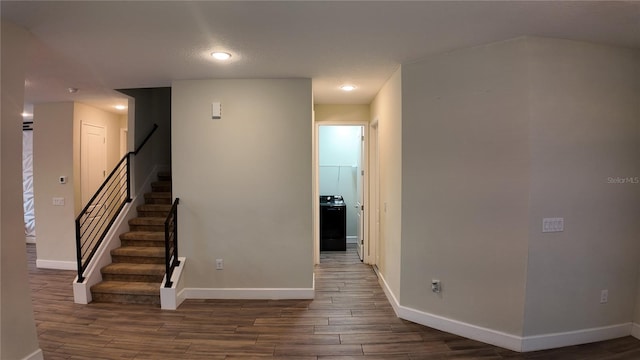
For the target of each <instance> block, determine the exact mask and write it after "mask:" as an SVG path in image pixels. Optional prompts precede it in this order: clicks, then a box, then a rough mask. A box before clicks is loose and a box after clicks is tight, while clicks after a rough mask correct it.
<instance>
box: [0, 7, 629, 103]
mask: <svg viewBox="0 0 640 360" xmlns="http://www.w3.org/2000/svg"><path fill="white" fill-rule="evenodd" d="M1 14H2V20H3V21H5V20H8V21H10V22H13V23H15V24H17V25H20V26H23V27H25V28H27V29H28V30H30V31H31V32H32V34H33V35H34V41H33V46H32V47H31V50H30V52H29V60H28V64H27V66H28V72H27V82H26V91H25V96H26V102H27V103H38V102H47V101H63V100H75V101H82V102H87V103H91V104H93V105H96V106H99V107H103V108H106V109H111V110H113V109H112V108H111V106H112V105H115V103H117V102H122V101H120V100H119V99H122V97H121V96H120V95H119V94H118V93H116V92H114V91H113V90H112V89H121V88H137V87H158V86H170V85H171V82H172V81H173V80H177V79H205V78H292V77H303V78H311V79H313V91H314V95H315V102H316V103H324V104H327V103H334V104H345V103H347V104H367V103H369V102H370V101H371V100H372V99H373V97H374V96H375V94H376V93H377V92H378V90H380V88H381V86H382V85H383V84H384V82H385V81H386V80H387V79H388V78H389V76H390V75H391V74H392V73H393V72H394V71H395V70H396V69H397V68H398V66H399V65H400V64H406V63H411V62H415V61H417V60H419V59H421V58H425V57H427V56H429V55H431V54H435V53H441V52H446V51H451V50H455V49H459V48H464V47H469V46H474V45H480V44H486V43H490V42H495V41H500V40H505V39H510V38H514V37H518V36H523V35H537V36H548V37H559V38H567V39H575V40H586V41H592V42H598V43H604V44H612V45H619V46H626V47H636V48H640V2H636V1H633V2H632V1H625V2H612V1H600V2H584V1H582V2H580V1H579V2H562V1H549V2H546V1H534V2H523V1H509V2H507V1H498V2H494V1H414V2H400V1H386V2H382V1H354V2H346V1H331V2H330V1H290V2H272V1H257V2H246V1H233V2H219V1H206V2H188V1H128V2H124V1H122V2H121V1H69V2H55V1H42V2H41V1H6V0H3V1H2V2H1ZM213 50H224V51H228V52H231V53H232V54H233V55H234V57H233V59H232V61H231V62H229V63H226V64H220V63H217V62H215V61H213V60H212V59H211V58H210V57H209V56H208V55H209V53H210V52H211V51H213ZM344 83H352V84H355V85H356V86H358V89H357V90H355V91H353V92H350V93H345V92H343V91H340V90H339V89H338V87H339V85H341V84H344ZM69 87H76V88H79V89H80V91H79V92H78V93H76V94H69V93H68V92H67V90H66V89H67V88H69Z"/></svg>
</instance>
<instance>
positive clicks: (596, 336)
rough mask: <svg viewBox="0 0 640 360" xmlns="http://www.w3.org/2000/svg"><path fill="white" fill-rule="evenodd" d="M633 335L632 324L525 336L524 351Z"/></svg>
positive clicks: (523, 340)
mask: <svg viewBox="0 0 640 360" xmlns="http://www.w3.org/2000/svg"><path fill="white" fill-rule="evenodd" d="M629 335H631V323H625V324H617V325H611V326H603V327H598V328H591V329H580V330H576V331H567V332H562V333H552V334H544V335H535V336H525V337H524V338H523V339H522V351H523V352H525V351H537V350H545V349H553V348H559V347H564V346H572V345H580V344H587V343H592V342H596V341H604V340H611V339H616V338H619V337H623V336H629Z"/></svg>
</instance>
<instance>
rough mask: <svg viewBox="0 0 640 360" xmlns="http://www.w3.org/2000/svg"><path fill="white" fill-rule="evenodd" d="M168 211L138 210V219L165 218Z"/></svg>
mask: <svg viewBox="0 0 640 360" xmlns="http://www.w3.org/2000/svg"><path fill="white" fill-rule="evenodd" d="M167 215H169V212H168V211H145V210H138V217H167Z"/></svg>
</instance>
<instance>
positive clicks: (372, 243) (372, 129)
mask: <svg viewBox="0 0 640 360" xmlns="http://www.w3.org/2000/svg"><path fill="white" fill-rule="evenodd" d="M369 140H370V141H369V148H368V152H369V168H370V174H369V177H368V179H369V186H370V192H369V208H370V210H371V211H370V214H369V219H370V223H369V224H370V228H369V252H368V256H369V258H370V262H369V264H371V265H378V262H379V260H380V127H379V121H378V118H375V119H373V121H371V123H370V124H369Z"/></svg>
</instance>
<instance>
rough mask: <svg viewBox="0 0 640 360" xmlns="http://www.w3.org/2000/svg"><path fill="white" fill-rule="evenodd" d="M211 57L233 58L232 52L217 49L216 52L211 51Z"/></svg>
mask: <svg viewBox="0 0 640 360" xmlns="http://www.w3.org/2000/svg"><path fill="white" fill-rule="evenodd" d="M211 57H213V58H214V59H216V60H222V61H224V60H229V59H231V54H229V53H227V52H222V51H216V52H212V53H211Z"/></svg>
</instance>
